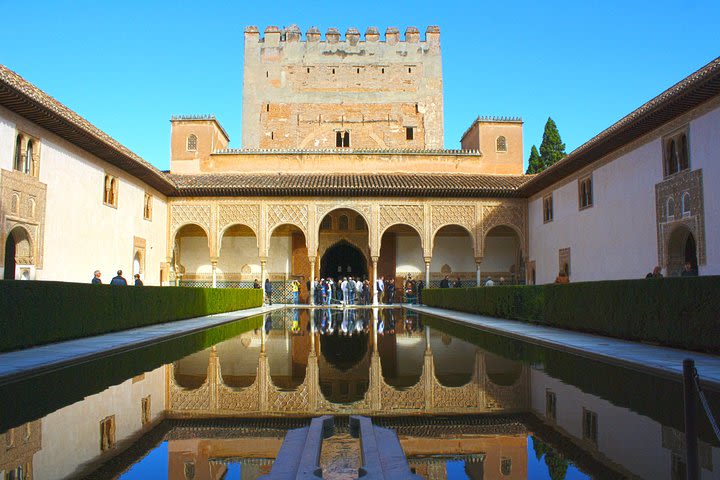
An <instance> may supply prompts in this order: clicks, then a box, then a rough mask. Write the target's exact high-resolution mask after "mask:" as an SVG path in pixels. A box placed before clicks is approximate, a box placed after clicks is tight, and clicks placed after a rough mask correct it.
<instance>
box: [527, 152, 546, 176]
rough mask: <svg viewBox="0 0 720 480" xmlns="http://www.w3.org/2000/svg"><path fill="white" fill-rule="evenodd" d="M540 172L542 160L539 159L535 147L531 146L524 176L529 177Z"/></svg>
mask: <svg viewBox="0 0 720 480" xmlns="http://www.w3.org/2000/svg"><path fill="white" fill-rule="evenodd" d="M541 171H542V160H541V159H540V154H539V153H538V149H537V147H536V146H535V145H533V146H532V148H531V149H530V158H528V168H527V171H526V172H525V174H526V175H530V174H531V173H539V172H541Z"/></svg>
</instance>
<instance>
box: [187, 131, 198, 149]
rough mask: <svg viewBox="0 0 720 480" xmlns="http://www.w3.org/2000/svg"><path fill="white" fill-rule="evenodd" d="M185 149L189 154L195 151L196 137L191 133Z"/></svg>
mask: <svg viewBox="0 0 720 480" xmlns="http://www.w3.org/2000/svg"><path fill="white" fill-rule="evenodd" d="M187 149H188V151H190V152H195V151H197V136H196V135H195V134H193V133H191V134H190V135H189V136H188V138H187Z"/></svg>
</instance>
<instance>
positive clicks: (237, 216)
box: [218, 203, 260, 236]
mask: <svg viewBox="0 0 720 480" xmlns="http://www.w3.org/2000/svg"><path fill="white" fill-rule="evenodd" d="M235 224H242V225H246V226H248V227H250V228H251V229H252V231H253V232H254V233H255V235H256V236H257V234H258V230H259V225H260V205H259V204H248V203H236V204H220V205H219V215H218V231H219V232H222V231H224V230H225V229H226V228H227V227H229V226H230V225H235Z"/></svg>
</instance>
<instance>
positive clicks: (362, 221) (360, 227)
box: [355, 215, 366, 230]
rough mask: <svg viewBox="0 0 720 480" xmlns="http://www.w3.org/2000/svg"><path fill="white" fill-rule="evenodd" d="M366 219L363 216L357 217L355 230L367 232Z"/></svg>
mask: <svg viewBox="0 0 720 480" xmlns="http://www.w3.org/2000/svg"><path fill="white" fill-rule="evenodd" d="M365 228H366V226H365V219H364V218H363V216H362V215H358V216H357V217H355V230H365Z"/></svg>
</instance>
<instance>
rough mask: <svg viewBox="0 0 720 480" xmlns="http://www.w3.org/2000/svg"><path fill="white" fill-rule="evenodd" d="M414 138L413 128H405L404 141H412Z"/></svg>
mask: <svg viewBox="0 0 720 480" xmlns="http://www.w3.org/2000/svg"><path fill="white" fill-rule="evenodd" d="M414 136H415V129H414V128H413V127H405V140H412V139H413V138H414Z"/></svg>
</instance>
